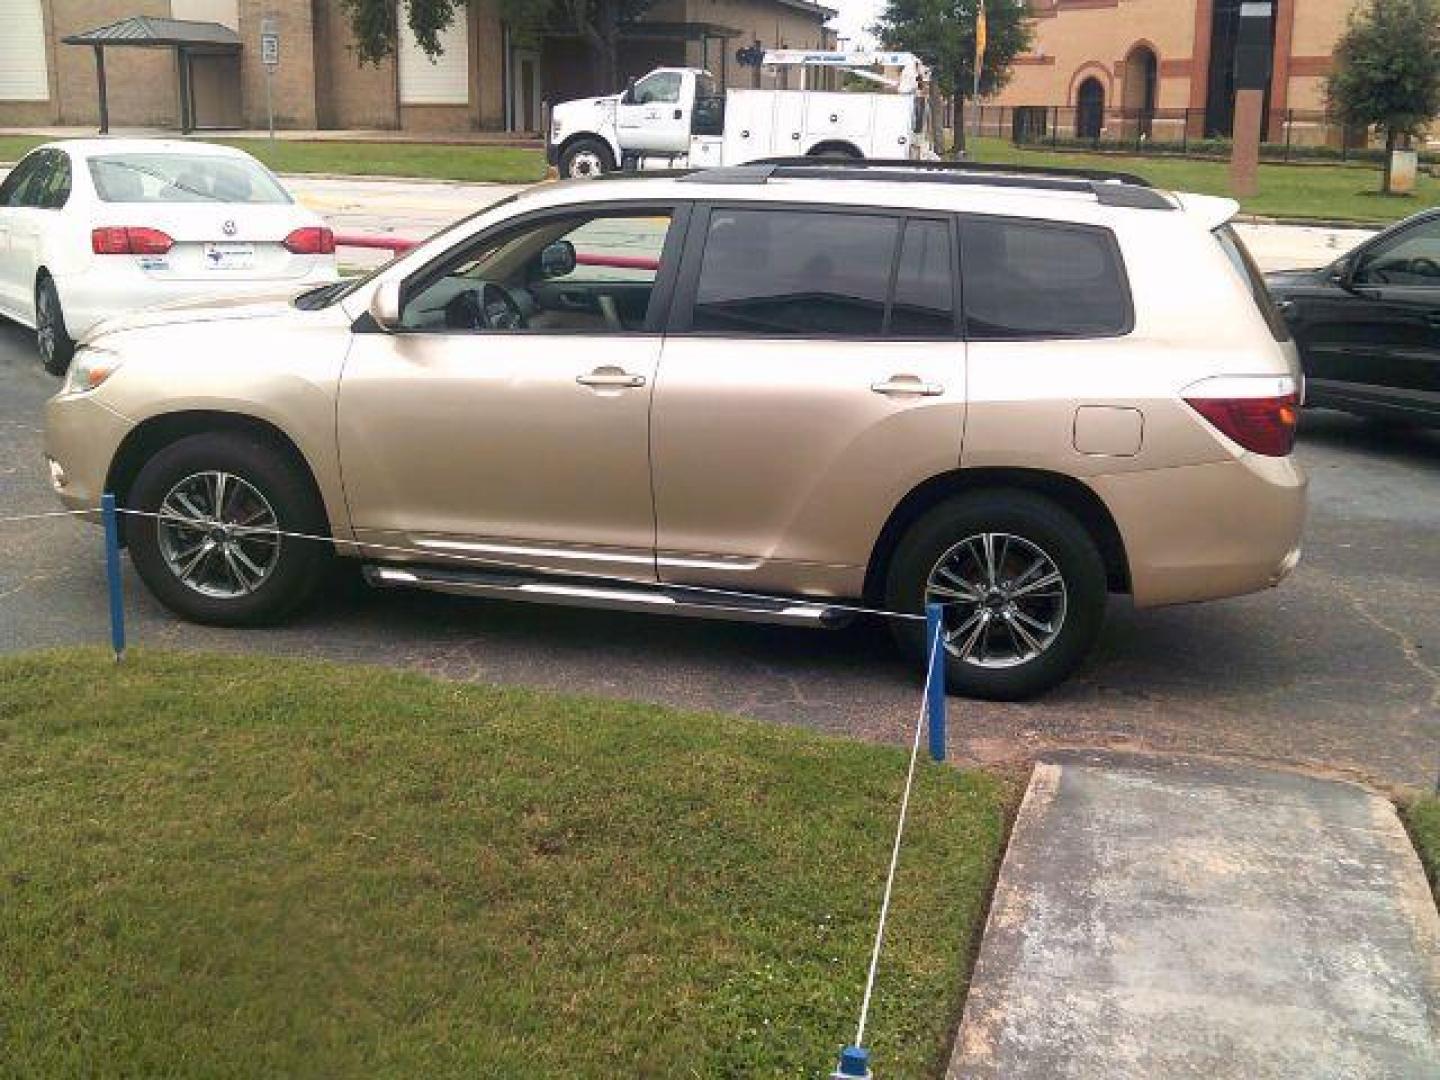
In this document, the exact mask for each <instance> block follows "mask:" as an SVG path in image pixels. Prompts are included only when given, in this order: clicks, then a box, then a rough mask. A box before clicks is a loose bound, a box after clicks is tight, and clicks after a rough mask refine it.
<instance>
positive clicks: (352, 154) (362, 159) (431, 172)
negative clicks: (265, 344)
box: [0, 135, 545, 184]
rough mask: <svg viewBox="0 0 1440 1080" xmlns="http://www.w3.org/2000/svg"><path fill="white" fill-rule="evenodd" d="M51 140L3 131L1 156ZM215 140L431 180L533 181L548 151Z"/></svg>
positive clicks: (321, 167) (347, 169) (329, 165)
mask: <svg viewBox="0 0 1440 1080" xmlns="http://www.w3.org/2000/svg"><path fill="white" fill-rule="evenodd" d="M46 141H48V140H46V139H39V138H34V137H31V136H25V135H0V161H14V160H16V159H17V158H19V157H21V156H22V155H23V154H25V153H26V152H27V151H29V150H31V149H33V148H34V147H36V146H39V145H40V144H41V143H42V142H46ZM209 141H212V142H219V143H225V144H226V145H228V146H236V147H239V148H240V149H241V150H244V151H246V152H247V153H250V154H254V155H255V157H257V158H259V159H260V160H261V161H263V162H264V163H265V164H266V165H268V166H270V168H272V169H274V170H275V171H276V172H280V173H339V174H343V175H347V176H405V177H419V178H422V179H431V180H471V181H493V182H495V183H503V184H528V183H533V182H535V181H536V180H539V179H541V178H543V177H544V175H545V155H544V153H543V152H541V151H539V150H528V149H525V148H524V147H511V146H447V145H442V144H439V143H406V142H392V143H383V142H332V141H329V140H325V141H314V142H297V141H292V140H286V139H276V140H275V141H274V142H271V141H270V140H269V139H225V138H218V137H217V138H215V139H212V140H209Z"/></svg>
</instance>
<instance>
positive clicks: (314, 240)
mask: <svg viewBox="0 0 1440 1080" xmlns="http://www.w3.org/2000/svg"><path fill="white" fill-rule="evenodd" d="M283 243H284V245H285V250H286V251H288V252H290V254H292V255H334V254H335V234H334V233H333V232H331V231H330V230H329V229H327V228H324V227H322V226H316V225H310V226H306V227H305V228H303V229H296V230H295V231H294V232H292V233H291V234H290V235H289V236H287V237H285V239H284V241H283Z"/></svg>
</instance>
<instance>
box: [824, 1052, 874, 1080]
mask: <svg viewBox="0 0 1440 1080" xmlns="http://www.w3.org/2000/svg"><path fill="white" fill-rule="evenodd" d="M830 1080H870V1051H869V1050H866V1049H865V1048H864V1047H863V1046H847V1047H845V1049H844V1050H841V1051H840V1067H839V1068H838V1069H836V1070H835V1071H834V1072H833V1073H831V1074H830Z"/></svg>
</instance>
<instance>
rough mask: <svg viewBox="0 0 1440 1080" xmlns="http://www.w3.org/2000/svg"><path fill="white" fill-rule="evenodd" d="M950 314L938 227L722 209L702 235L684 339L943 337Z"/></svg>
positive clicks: (876, 218)
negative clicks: (689, 334) (688, 334)
mask: <svg viewBox="0 0 1440 1080" xmlns="http://www.w3.org/2000/svg"><path fill="white" fill-rule="evenodd" d="M902 226H903V229H904V241H903V244H902V241H901V236H902ZM897 256H898V259H899V262H898V265H897ZM953 312H954V280H953V272H952V260H951V251H950V229H949V226H948V224H946V223H945V222H943V221H935V220H922V219H916V220H912V221H910V222H908V223H907V222H905V220H904V219H903V218H902V217H900V216H898V215H887V214H863V213H837V212H833V211H818V210H814V211H812V210H792V209H780V208H775V209H770V208H764V209H749V208H745V209H739V208H721V209H716V210H714V211H713V212H712V213H711V215H710V221H709V225H708V227H707V229H706V236H705V249H704V255H703V257H702V260H701V264H700V270H699V282H698V284H697V286H696V292H695V302H694V308H693V312H692V315H691V323H690V329H692V330H698V331H702V332H709V333H724V334H746V335H756V336H763V337H852V338H875V337H882V336H886V335H887V334H888V335H890V336H896V337H952V336H953V335H954V316H953Z"/></svg>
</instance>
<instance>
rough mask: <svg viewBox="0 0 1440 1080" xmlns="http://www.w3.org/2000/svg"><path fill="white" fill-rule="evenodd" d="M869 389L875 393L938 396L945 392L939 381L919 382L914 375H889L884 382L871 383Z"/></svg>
mask: <svg viewBox="0 0 1440 1080" xmlns="http://www.w3.org/2000/svg"><path fill="white" fill-rule="evenodd" d="M870 389H871V390H872V391H874V392H875V393H877V394H885V395H894V394H899V395H902V396H904V395H914V396H915V397H938V396H940V395H941V394H943V393H944V392H945V387H943V386H941V385H940V384H939V383H933V382H921V381H920V380H919V379H917V378H916V377H915V376H914V375H891V376H890V378H888V379H886V380H885V381H884V382H877V383H871V384H870Z"/></svg>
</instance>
